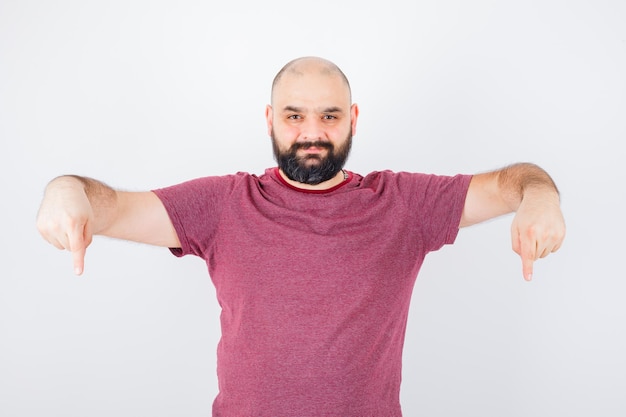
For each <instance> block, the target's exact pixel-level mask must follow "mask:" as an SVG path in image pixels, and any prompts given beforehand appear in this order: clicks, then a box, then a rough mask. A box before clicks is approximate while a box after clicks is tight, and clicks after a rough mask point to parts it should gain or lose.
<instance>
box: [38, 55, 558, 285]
mask: <svg viewBox="0 0 626 417" xmlns="http://www.w3.org/2000/svg"><path fill="white" fill-rule="evenodd" d="M265 116H266V121H267V131H268V134H270V135H271V134H272V132H273V133H274V136H275V138H276V141H277V144H278V146H279V148H280V149H281V150H286V149H288V148H289V147H290V146H291V145H292V144H293V143H295V142H297V141H315V140H322V141H329V142H331V143H333V144H334V145H335V147H336V148H337V147H339V146H340V145H341V144H343V143H344V142H345V141H346V138H347V137H348V135H349V134H350V133H352V134H353V135H355V134H356V126H357V119H358V116H359V109H358V106H357V105H356V104H353V103H352V102H351V94H350V88H349V85H348V83H347V81H346V80H345V78H344V77H343V76H342V74H341V73H340V72H339V69H338V68H337V67H336V66H335V65H334V64H333V63H331V62H329V61H326V60H323V59H320V58H315V57H307V58H301V59H298V60H295V61H292V62H291V63H290V64H288V66H287V67H286V69H285V70H284V71H283V72H282V73H281V75H280V76H279V77H277V79H276V80H275V83H274V86H273V90H272V102H271V105H268V106H267V107H266V110H265ZM298 152H300V153H307V152H308V153H317V154H319V155H320V156H322V157H323V156H324V154H325V153H326V152H327V151H326V150H325V149H322V148H309V149H306V150H304V149H301V150H299V151H298ZM309 163H316V161H315V160H310V162H309ZM281 175H282V176H283V178H284V179H285V180H286V181H287V182H289V183H290V184H291V185H293V186H295V187H299V188H302V189H311V190H316V189H317V190H323V189H328V188H331V187H334V186H336V185H338V184H339V183H341V182H342V181H343V174H342V173H341V172H338V173H337V175H336V176H334V177H333V178H331V179H330V180H328V181H325V182H322V183H320V184H316V185H309V184H302V183H299V182H296V181H292V180H290V179H289V178H287V177H286V176H285V175H284V174H283V173H282V172H281ZM511 212H515V216H514V218H513V221H512V224H511V245H512V248H513V250H514V251H515V252H516V253H517V254H518V255H520V257H521V260H522V273H523V276H524V278H525V279H526V280H529V281H530V280H531V279H532V273H533V264H534V262H535V261H536V260H537V259H539V258H543V257H545V256H547V255H548V254H550V253H552V252H554V251H556V250H558V249H559V248H560V246H561V244H562V242H563V239H564V237H565V223H564V220H563V215H562V213H561V209H560V199H559V193H558V190H557V188H556V186H555V185H554V183H553V181H552V179H551V178H550V176H549V175H548V174H547V173H546V172H545V171H544V170H543V169H541V168H539V167H538V166H536V165H533V164H528V163H520V164H514V165H511V166H508V167H505V168H502V169H499V170H496V171H491V172H486V173H480V174H476V175H474V176H473V178H472V180H471V182H470V186H469V189H468V193H467V197H466V200H465V206H464V209H463V214H462V218H461V222H460V225H459V226H460V227H467V226H471V225H473V224H476V223H480V222H483V221H486V220H489V219H492V218H495V217H498V216H501V215H504V214H507V213H511ZM37 227H38V229H39V232H40V233H41V235H42V236H43V238H44V239H46V240H47V241H48V242H50V243H51V244H52V245H54V246H55V247H57V248H59V249H65V250H69V251H70V252H71V253H72V258H73V263H74V271H75V273H76V274H78V275H80V274H82V273H83V270H84V258H85V252H86V249H87V247H88V246H89V245H90V243H91V241H92V237H93V235H104V236H109V237H114V238H118V239H124V240H131V241H135V242H141V243H146V244H151V245H157V246H164V247H180V241H179V240H178V236H177V235H176V231H175V230H174V227H173V225H172V222H171V220H170V218H169V216H168V214H167V212H166V211H165V208H164V207H163V204H162V203H161V201H160V200H159V198H158V197H157V196H156V195H155V194H154V193H152V192H123V191H117V190H114V189H112V188H110V187H108V186H106V185H105V184H103V183H101V182H99V181H96V180H93V179H89V178H81V177H76V176H63V177H59V178H56V179H54V180H53V181H51V182H50V183H49V184H48V186H47V187H46V191H45V194H44V198H43V200H42V203H41V207H40V209H39V213H38V216H37Z"/></svg>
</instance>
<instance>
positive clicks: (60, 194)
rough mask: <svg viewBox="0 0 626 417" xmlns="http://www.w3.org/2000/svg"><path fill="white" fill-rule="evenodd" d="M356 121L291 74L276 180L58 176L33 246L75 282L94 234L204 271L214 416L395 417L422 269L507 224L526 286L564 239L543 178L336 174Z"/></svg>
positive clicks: (317, 68) (278, 114)
mask: <svg viewBox="0 0 626 417" xmlns="http://www.w3.org/2000/svg"><path fill="white" fill-rule="evenodd" d="M358 115H359V110H358V107H357V105H356V104H352V99H351V92H350V86H349V83H348V80H347V79H346V77H345V75H344V74H343V73H342V72H341V70H340V69H339V68H338V67H337V66H335V65H334V64H333V63H331V62H328V61H326V60H323V59H320V58H315V57H306V58H299V59H296V60H294V61H292V62H290V63H288V64H287V65H286V66H285V67H284V68H283V69H282V70H281V71H280V72H279V73H278V75H277V76H276V78H275V79H274V84H273V86H272V97H271V105H268V106H267V109H266V119H267V127H268V133H269V135H270V136H271V138H272V143H273V149H274V154H275V157H276V160H277V162H278V167H277V168H271V169H268V170H266V172H265V174H264V175H261V176H259V177H257V176H254V175H249V174H237V175H229V176H221V177H206V178H199V179H195V180H192V181H189V182H186V183H183V184H179V185H176V186H173V187H168V188H165V189H159V190H154V191H149V192H138V193H134V192H133V193H129V192H121V191H116V190H113V189H111V188H109V187H108V186H106V185H104V184H102V183H100V182H98V181H95V180H92V179H88V178H81V177H74V176H64V177H59V178H56V179H55V180H53V181H52V182H51V183H50V184H49V185H48V187H47V189H46V192H45V196H44V199H43V202H42V205H41V208H40V211H39V216H38V221H37V222H38V227H39V230H40V232H41V234H42V235H43V237H44V238H45V239H46V240H48V241H49V242H50V243H52V244H53V245H54V246H56V247H58V248H60V249H67V250H69V251H71V252H72V254H73V258H74V268H75V271H76V273H77V274H81V273H82V271H83V266H84V255H85V250H86V248H87V246H88V245H89V244H90V243H91V239H92V236H93V235H94V234H101V235H106V236H111V237H115V238H120V239H127V240H132V241H137V242H143V243H148V244H153V245H160V246H164V247H169V248H171V250H172V252H173V253H174V254H175V255H177V256H183V255H187V254H193V255H197V256H200V257H202V258H203V259H205V260H206V262H207V265H208V267H209V273H210V276H211V278H212V280H213V282H214V284H215V286H216V290H217V297H218V299H219V302H220V305H221V306H222V314H221V326H222V338H221V341H220V344H219V348H218V379H219V389H220V392H219V394H218V396H217V398H216V399H215V402H214V405H213V414H214V415H215V416H222V415H224V416H252V415H254V416H277V415H281V416H300V417H302V416H320V415H338V416H399V415H401V410H400V403H399V392H400V379H401V356H402V345H403V342H404V331H405V326H406V318H407V314H408V308H409V301H410V297H411V292H412V289H413V284H414V282H415V279H416V276H417V273H418V271H419V269H420V266H421V264H422V261H423V259H424V257H425V255H426V254H427V253H428V252H430V251H434V250H437V249H439V248H441V247H442V246H443V245H444V244H451V243H453V242H454V240H455V238H456V235H457V233H458V229H459V227H463V226H469V225H472V224H475V223H479V222H482V221H484V220H487V219H491V218H494V217H496V216H500V215H503V214H506V213H510V212H516V215H515V217H514V219H513V225H512V228H511V231H512V244H513V249H514V250H515V251H516V252H517V253H518V254H519V255H520V256H521V259H522V271H523V275H524V278H525V279H527V280H530V279H531V277H532V269H533V262H534V261H535V260H537V259H538V258H540V257H545V256H547V255H548V254H549V253H551V252H554V251H556V250H557V249H558V248H559V247H560V245H561V242H562V240H563V238H564V235H565V226H564V221H563V217H562V214H561V210H560V204H559V195H558V191H557V189H556V186H555V185H554V183H553V182H552V180H551V179H550V177H549V175H548V174H547V173H546V172H545V171H543V170H542V169H541V168H539V167H537V166H535V165H533V164H526V163H521V164H515V165H512V166H509V167H507V168H504V169H501V170H497V171H493V172H489V173H484V174H478V175H473V176H470V175H457V176H454V177H447V176H435V175H425V174H417V173H415V174H411V173H392V172H389V171H385V172H374V173H371V174H369V175H366V176H361V175H359V174H356V173H352V172H349V171H346V170H344V169H343V165H344V163H345V161H346V158H347V156H348V153H349V151H350V146H351V141H352V135H354V134H355V132H356V126H357V119H358Z"/></svg>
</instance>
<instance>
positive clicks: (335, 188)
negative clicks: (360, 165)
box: [274, 167, 353, 194]
mask: <svg viewBox="0 0 626 417" xmlns="http://www.w3.org/2000/svg"><path fill="white" fill-rule="evenodd" d="M343 172H344V173H345V174H346V178H345V179H344V180H343V181H342V182H340V183H339V184H337V185H335V186H333V187H330V188H327V189H325V190H308V189H304V188H298V187H296V186H294V185H291V184H289V183H288V182H287V180H285V179H284V178H283V176H282V175H280V171H279V169H278V167H275V168H274V175H275V176H276V177H277V178H278V180H279V181H280V183H281V184H283V185H286V186H287V187H288V188H291V189H292V190H296V191H299V192H301V193H306V194H328V193H330V192H333V191H335V190H337V189H339V188H341V187H343V186H344V185H346V184H348V183H349V182H350V181H351V180H352V177H353V174H352V172H351V171H348V170H345V169H344V170H343Z"/></svg>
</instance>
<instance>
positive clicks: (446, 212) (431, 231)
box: [401, 174, 472, 251]
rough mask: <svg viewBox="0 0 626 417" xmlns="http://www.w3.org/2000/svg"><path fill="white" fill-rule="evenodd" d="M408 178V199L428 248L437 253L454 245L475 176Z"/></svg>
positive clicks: (406, 179)
mask: <svg viewBox="0 0 626 417" xmlns="http://www.w3.org/2000/svg"><path fill="white" fill-rule="evenodd" d="M401 175H402V174H401ZM406 175H407V176H409V177H408V178H404V179H403V180H405V181H410V183H411V185H410V186H409V187H408V188H409V189H410V190H411V192H410V194H409V196H407V198H408V199H409V204H410V206H411V207H415V209H414V210H415V214H416V217H415V219H416V222H417V223H416V227H418V228H419V229H420V231H421V233H420V234H421V236H422V238H423V240H424V242H423V243H424V244H425V248H426V249H427V250H429V251H435V250H438V249H441V247H442V246H443V245H446V244H452V243H454V241H455V240H456V237H457V235H458V233H459V225H460V223H461V216H462V215H463V208H464V206H465V197H466V195H467V190H468V188H469V183H470V180H471V179H472V176H471V175H461V174H459V175H456V176H443V175H427V174H406ZM405 196H406V194H405ZM412 210H413V209H412Z"/></svg>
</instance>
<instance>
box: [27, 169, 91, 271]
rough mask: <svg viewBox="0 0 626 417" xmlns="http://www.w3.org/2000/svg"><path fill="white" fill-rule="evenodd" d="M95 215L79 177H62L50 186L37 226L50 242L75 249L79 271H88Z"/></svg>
mask: <svg viewBox="0 0 626 417" xmlns="http://www.w3.org/2000/svg"><path fill="white" fill-rule="evenodd" d="M93 217H94V216H93V210H92V207H91V204H90V202H89V199H88V198H87V195H86V194H85V191H84V187H83V184H82V183H81V182H80V181H79V180H77V179H75V178H71V177H60V178H57V179H55V180H53V181H52V182H51V183H50V184H49V185H48V187H47V188H46V192H45V195H44V198H43V201H42V202H41V207H40V208H39V213H38V214H37V228H38V229H39V233H41V235H42V236H43V238H44V239H45V240H47V241H48V242H49V243H51V244H52V245H54V246H55V247H57V248H58V249H65V250H68V251H70V252H71V253H72V258H73V262H74V272H75V273H76V275H81V274H82V273H83V271H84V267H85V252H86V250H87V247H88V246H89V244H90V243H91V241H92V236H93Z"/></svg>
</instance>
